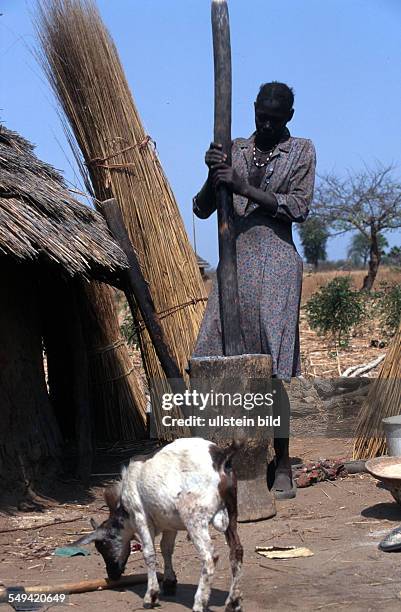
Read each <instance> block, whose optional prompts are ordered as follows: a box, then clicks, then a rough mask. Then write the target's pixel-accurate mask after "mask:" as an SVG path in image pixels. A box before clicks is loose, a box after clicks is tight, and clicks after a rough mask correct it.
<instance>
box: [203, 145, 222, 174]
mask: <svg viewBox="0 0 401 612" xmlns="http://www.w3.org/2000/svg"><path fill="white" fill-rule="evenodd" d="M226 159H227V155H226V154H225V153H223V145H221V144H218V143H216V142H211V143H210V147H209V148H208V150H207V151H206V155H205V164H206V165H207V167H208V168H209V170H212V169H213V167H214V166H216V165H217V164H223V163H224V162H225V161H226Z"/></svg>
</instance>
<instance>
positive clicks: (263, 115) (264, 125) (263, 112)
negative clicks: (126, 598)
mask: <svg viewBox="0 0 401 612" xmlns="http://www.w3.org/2000/svg"><path fill="white" fill-rule="evenodd" d="M293 114H294V111H293V110H290V111H289V110H288V108H285V107H283V106H282V104H281V103H280V102H279V101H278V100H275V99H274V98H262V99H260V100H258V101H257V102H255V126H256V132H257V135H258V139H259V140H260V141H261V142H271V141H276V140H279V138H280V136H281V134H282V131H283V129H284V128H285V126H286V124H287V123H288V121H290V119H291V118H292V116H293Z"/></svg>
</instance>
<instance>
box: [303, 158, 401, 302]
mask: <svg viewBox="0 0 401 612" xmlns="http://www.w3.org/2000/svg"><path fill="white" fill-rule="evenodd" d="M314 212H315V213H316V214H318V215H319V216H320V217H321V218H322V219H324V220H325V221H326V222H327V223H328V224H329V225H330V226H331V227H332V228H333V229H334V230H336V231H337V233H343V232H349V231H351V230H355V229H356V230H358V231H359V232H360V233H361V234H362V235H363V236H365V238H366V239H367V240H369V245H370V248H369V263H368V274H367V276H366V277H365V278H364V281H363V287H362V288H363V289H366V290H367V291H370V290H371V289H372V287H373V283H374V281H375V278H376V275H377V271H378V269H379V265H380V260H381V248H380V247H381V245H380V233H383V232H385V231H389V230H394V229H397V228H399V227H401V183H400V181H398V180H397V179H396V178H395V177H394V166H393V165H390V166H381V165H379V164H377V165H376V166H375V167H374V168H367V167H365V169H364V170H362V171H360V172H356V173H352V172H348V174H347V176H346V178H344V179H343V178H340V177H338V176H335V175H333V174H326V175H323V176H321V177H320V182H319V185H318V187H317V189H316V196H315V203H314Z"/></svg>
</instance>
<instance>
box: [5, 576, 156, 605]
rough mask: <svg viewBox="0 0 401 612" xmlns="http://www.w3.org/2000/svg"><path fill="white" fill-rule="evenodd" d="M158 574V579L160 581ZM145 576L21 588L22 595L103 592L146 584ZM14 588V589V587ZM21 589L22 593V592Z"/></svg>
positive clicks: (146, 578) (146, 577)
mask: <svg viewBox="0 0 401 612" xmlns="http://www.w3.org/2000/svg"><path fill="white" fill-rule="evenodd" d="M160 577H161V576H160V574H159V575H158V578H159V579H160ZM147 580H148V576H147V574H137V575H136V576H134V575H132V574H131V575H129V576H121V578H119V579H118V580H108V578H94V579H93V580H82V581H81V582H63V583H60V584H49V585H37V586H25V587H21V592H24V593H46V594H50V593H88V592H89V591H103V590H105V589H117V588H121V587H125V586H131V585H133V584H146V582H147ZM14 588H15V587H14ZM22 589H23V591H22ZM6 601H7V589H6V588H1V589H0V603H4V602H6Z"/></svg>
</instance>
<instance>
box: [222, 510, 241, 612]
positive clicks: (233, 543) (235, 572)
mask: <svg viewBox="0 0 401 612" xmlns="http://www.w3.org/2000/svg"><path fill="white" fill-rule="evenodd" d="M225 536H226V542H227V544H228V546H229V548H230V565H231V574H232V581H231V586H230V592H229V594H228V597H227V599H226V612H241V610H242V605H241V603H242V593H241V589H240V587H239V581H240V577H241V568H242V559H243V553H244V551H243V548H242V544H241V542H240V539H239V535H238V532H237V525H236V521H234V524H232V522H231V521H230V524H229V526H228V528H227V531H226V532H225Z"/></svg>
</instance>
